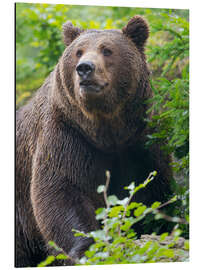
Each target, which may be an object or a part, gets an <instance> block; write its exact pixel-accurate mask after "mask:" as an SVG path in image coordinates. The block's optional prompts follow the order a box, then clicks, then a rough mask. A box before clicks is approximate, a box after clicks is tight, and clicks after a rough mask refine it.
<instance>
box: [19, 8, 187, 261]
mask: <svg viewBox="0 0 203 270" xmlns="http://www.w3.org/2000/svg"><path fill="white" fill-rule="evenodd" d="M135 14H139V15H143V16H144V17H145V18H146V19H147V20H148V22H149V25H150V31H151V34H150V38H149V41H148V43H147V48H146V54H147V59H148V63H149V66H150V70H151V72H152V73H151V85H152V89H153V93H154V96H153V98H152V99H151V100H149V101H148V102H150V103H151V104H152V107H151V109H150V112H151V113H152V115H153V117H152V119H146V121H147V122H148V125H149V126H150V127H151V128H152V130H153V132H152V134H150V136H149V138H148V142H147V145H146V147H147V146H148V145H149V144H153V143H154V142H160V143H161V144H163V145H164V150H165V151H167V152H168V153H169V154H171V156H172V163H171V166H172V168H173V170H174V178H175V181H174V184H173V190H174V194H176V201H175V203H173V205H171V207H170V205H169V206H168V210H167V211H168V212H167V213H165V215H166V217H167V216H169V217H170V216H173V217H174V216H175V217H179V218H180V219H184V220H186V221H189V184H188V178H189V22H188V16H189V13H188V11H187V10H166V9H165V10H164V9H149V8H148V9H143V8H119V7H94V6H92V7H90V6H89V7H88V6H83V7H81V6H65V5H49V4H24V3H17V4H16V95H17V97H16V104H17V108H18V107H19V106H21V105H23V104H24V103H25V102H26V100H27V99H28V98H29V97H30V96H31V95H32V94H33V93H34V91H35V90H36V89H37V88H38V87H39V86H40V85H41V84H42V83H43V81H44V79H45V77H46V76H47V74H48V73H49V72H50V71H51V70H53V68H54V65H55V64H56V63H57V61H58V59H59V57H60V55H61V54H62V52H63V50H64V44H63V42H62V38H61V26H62V24H63V23H64V22H65V21H67V20H71V21H72V22H73V24H75V25H77V26H78V27H82V28H84V29H86V28H99V29H109V28H122V27H123V26H124V25H125V24H126V23H127V21H128V20H129V18H131V17H132V16H134V15H135ZM155 169H156V168H155ZM132 180H133V179H132ZM121 188H122V187H121ZM117 203H118V201H117ZM162 203H163V202H162ZM118 204H119V203H118ZM115 207H117V206H115ZM121 207H122V205H120V209H121ZM143 207H144V206H143ZM143 209H144V208H143ZM145 210H146V209H145ZM145 210H144V211H145ZM122 211H123V210H122ZM152 212H153V213H155V212H154V211H152ZM97 214H98V215H99V213H97ZM100 214H101V213H100ZM154 215H155V214H152V213H151V215H150V214H148V215H147V216H146V217H145V219H144V221H143V222H144V224H145V231H146V233H147V231H148V228H149V227H152V226H151V222H154ZM120 222H121V223H122V224H123V225H124V223H123V222H125V220H121V221H120ZM163 224H164V226H165V227H164V228H168V232H169V231H171V230H173V229H174V223H173V222H172V220H170V218H169V220H167V218H166V219H161V220H158V221H156V222H154V223H153V230H154V232H156V233H159V232H160V231H161V228H162V227H163ZM123 225H122V226H123ZM119 226H121V224H120V225H119ZM126 226H127V225H126ZM124 227H125V226H124ZM179 229H180V230H181V231H182V235H183V236H184V237H186V238H188V237H189V227H188V224H187V222H186V224H180V226H179ZM109 232H110V230H109ZM126 237H127V235H126ZM130 239H131V238H129V241H131V240H130ZM126 243H128V241H127V242H126ZM129 245H130V244H129ZM149 246H150V245H149ZM101 248H102V247H101ZM152 249H153V248H152ZM91 252H92V251H90V253H89V258H91V256H90V254H93V253H91ZM94 252H95V253H94V256H95V254H96V251H95V250H94ZM135 252H138V251H135ZM138 253H139V252H138ZM138 253H137V254H138ZM118 254H119V250H118ZM135 255H136V254H135ZM87 257H88V256H87ZM147 258H148V257H147ZM52 259H53V258H52ZM130 260H131V259H129V261H130ZM150 260H151V259H146V261H150ZM152 260H155V258H153V259H152ZM90 261H91V259H90ZM104 261H105V259H104ZM87 262H88V261H87Z"/></svg>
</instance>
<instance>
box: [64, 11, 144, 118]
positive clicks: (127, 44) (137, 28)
mask: <svg viewBox="0 0 203 270" xmlns="http://www.w3.org/2000/svg"><path fill="white" fill-rule="evenodd" d="M148 35H149V28H148V25H147V23H146V21H145V20H144V19H143V18H142V17H140V16H135V17H133V18H132V19H131V20H130V21H129V22H128V24H127V25H126V26H125V27H124V28H123V29H122V30H115V29H114V30H81V29H79V28H77V27H74V26H73V25H72V23H71V22H67V23H65V24H64V25H63V37H64V42H65V44H66V49H65V51H64V53H63V56H62V58H61V60H60V62H59V70H60V81H61V85H62V88H63V90H64V91H65V94H64V93H63V96H64V97H68V100H69V103H71V104H74V105H75V106H77V107H78V108H79V109H80V110H81V112H82V113H83V114H84V115H85V116H86V117H87V118H89V119H94V118H95V117H96V118H98V117H99V116H101V117H102V118H106V119H107V118H108V119H109V118H113V117H114V116H115V115H118V114H119V112H120V111H122V110H123V108H124V107H125V105H126V104H127V103H128V102H129V100H130V99H137V100H140V99H143V98H145V97H146V96H147V95H148V93H147V91H148V90H147V84H148V83H147V82H148V75H149V72H148V69H147V65H146V62H145V55H144V45H145V42H146V40H147V38H148ZM139 102H140V101H139Z"/></svg>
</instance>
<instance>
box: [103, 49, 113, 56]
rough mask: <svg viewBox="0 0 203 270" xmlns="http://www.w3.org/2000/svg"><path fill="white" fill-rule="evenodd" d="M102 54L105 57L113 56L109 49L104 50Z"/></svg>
mask: <svg viewBox="0 0 203 270" xmlns="http://www.w3.org/2000/svg"><path fill="white" fill-rule="evenodd" d="M102 53H103V55H104V56H110V55H112V51H111V50H110V49H107V48H103V49H102Z"/></svg>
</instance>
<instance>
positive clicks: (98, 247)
mask: <svg viewBox="0 0 203 270" xmlns="http://www.w3.org/2000/svg"><path fill="white" fill-rule="evenodd" d="M154 177H156V172H153V173H151V174H150V175H149V176H148V178H147V179H146V180H145V181H144V183H142V184H140V185H139V186H137V187H136V186H135V184H134V182H132V183H131V184H130V185H129V186H127V187H125V189H127V190H128V191H129V196H128V197H126V198H124V199H122V200H119V199H118V198H117V197H116V196H115V195H110V196H108V195H107V190H108V186H109V182H110V173H109V172H108V171H107V181H106V185H105V186H99V187H98V190H97V192H98V193H102V192H103V193H104V200H105V203H106V207H105V208H99V209H97V211H96V219H97V220H99V221H100V223H101V226H102V228H101V229H100V230H97V231H92V232H89V233H84V232H81V231H76V230H73V231H75V236H76V237H77V236H82V237H88V238H93V239H94V244H92V245H91V246H90V247H89V249H88V250H87V251H86V252H85V255H84V256H83V257H82V258H80V259H76V260H73V258H70V257H68V256H67V255H66V254H64V253H63V250H61V249H60V248H58V247H57V246H56V245H55V243H53V242H50V245H51V246H52V247H54V248H55V249H56V251H58V255H56V256H49V257H48V258H47V259H46V260H45V261H43V262H41V263H40V264H39V265H38V266H39V267H43V266H47V265H49V264H50V263H52V262H53V261H55V260H67V259H71V261H72V262H73V261H74V263H75V264H77V265H95V264H97V265H99V264H127V263H152V262H160V261H163V262H173V261H176V262H177V261H188V255H189V254H188V250H189V242H188V240H185V239H183V238H180V234H181V233H182V231H181V230H180V229H179V228H178V226H176V227H175V228H174V230H173V231H172V233H171V235H170V236H169V234H168V232H165V233H162V234H161V235H160V236H158V237H157V236H155V235H145V236H144V237H142V238H141V240H138V239H137V235H136V232H135V230H134V228H133V226H134V225H135V224H136V223H138V222H140V221H141V220H142V219H144V218H145V217H146V215H148V214H149V213H154V215H155V219H160V218H165V216H164V215H163V213H161V212H160V209H161V208H162V207H163V206H165V205H166V204H171V203H172V204H173V203H174V201H176V196H175V197H173V198H171V199H170V200H169V201H168V202H165V203H164V204H161V203H160V202H154V203H153V204H152V205H151V207H147V206H146V205H144V204H142V203H136V202H134V201H132V198H133V196H134V195H135V194H136V192H138V191H139V190H140V189H142V188H145V187H146V185H147V184H148V183H150V182H151V181H153V179H154ZM167 218H170V219H171V222H175V223H177V222H179V223H187V221H185V220H183V219H180V218H179V217H167Z"/></svg>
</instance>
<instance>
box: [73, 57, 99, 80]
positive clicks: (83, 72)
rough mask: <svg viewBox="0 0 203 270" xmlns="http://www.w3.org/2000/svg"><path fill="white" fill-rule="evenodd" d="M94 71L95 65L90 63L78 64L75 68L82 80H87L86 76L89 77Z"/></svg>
mask: <svg viewBox="0 0 203 270" xmlns="http://www.w3.org/2000/svg"><path fill="white" fill-rule="evenodd" d="M94 70H95V65H94V64H93V63H92V62H90V61H84V62H80V63H79V64H78V65H77V66H76V71H77V73H78V75H79V76H80V77H81V78H82V79H87V78H88V76H90V75H91V74H92V73H93V71H94Z"/></svg>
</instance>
